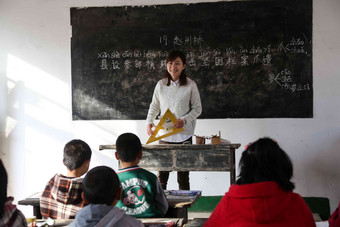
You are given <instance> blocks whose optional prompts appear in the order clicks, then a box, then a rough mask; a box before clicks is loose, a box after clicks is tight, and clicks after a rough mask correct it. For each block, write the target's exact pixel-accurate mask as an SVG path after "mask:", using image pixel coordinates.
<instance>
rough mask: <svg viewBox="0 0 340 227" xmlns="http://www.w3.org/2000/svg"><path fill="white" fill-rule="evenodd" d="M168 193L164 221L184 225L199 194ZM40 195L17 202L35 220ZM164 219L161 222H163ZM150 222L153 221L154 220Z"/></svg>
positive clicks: (38, 210) (38, 208)
mask: <svg viewBox="0 0 340 227" xmlns="http://www.w3.org/2000/svg"><path fill="white" fill-rule="evenodd" d="M170 191H172V190H165V194H166V196H167V200H168V203H169V209H168V211H167V213H166V214H165V219H166V220H169V219H176V220H178V223H183V224H185V223H186V222H187V220H188V208H189V207H191V206H192V205H193V204H194V203H195V202H196V201H197V199H198V198H199V197H200V196H201V193H199V194H198V195H195V196H172V195H169V192H170ZM182 192H186V191H182ZM40 195H41V193H35V194H33V195H31V196H29V197H27V198H26V199H23V200H20V201H19V202H18V204H19V205H30V206H33V215H34V216H36V217H37V219H41V218H42V217H41V214H40ZM165 219H164V220H162V221H165ZM152 220H153V221H155V219H152ZM144 221H145V222H150V221H151V220H147V219H145V220H144ZM142 222H143V220H142ZM179 226H180V225H179Z"/></svg>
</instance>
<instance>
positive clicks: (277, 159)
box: [236, 137, 295, 192]
mask: <svg viewBox="0 0 340 227" xmlns="http://www.w3.org/2000/svg"><path fill="white" fill-rule="evenodd" d="M239 168H240V174H239V176H238V179H237V181H236V184H239V185H243V184H250V183H257V182H263V181H275V182H276V183H277V184H278V185H279V186H280V188H282V189H283V190H284V191H287V192H289V191H292V190H293V189H294V188H295V186H294V183H292V182H291V181H290V179H291V178H292V176H293V164H292V162H291V160H290V158H289V156H288V155H287V154H286V152H284V151H283V150H282V149H281V148H280V147H279V145H278V144H277V142H275V141H274V140H272V139H271V138H268V137H265V138H260V139H258V140H257V141H255V142H254V143H251V144H250V145H248V147H247V148H246V150H245V151H244V152H243V153H242V157H241V160H240V163H239Z"/></svg>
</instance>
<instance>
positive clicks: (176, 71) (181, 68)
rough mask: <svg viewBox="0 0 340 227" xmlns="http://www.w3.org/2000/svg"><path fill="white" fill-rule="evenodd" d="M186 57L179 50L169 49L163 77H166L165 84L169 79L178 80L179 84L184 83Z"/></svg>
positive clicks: (185, 79)
mask: <svg viewBox="0 0 340 227" xmlns="http://www.w3.org/2000/svg"><path fill="white" fill-rule="evenodd" d="M185 67H186V58H185V54H184V53H183V52H182V51H179V50H173V51H170V52H169V54H168V56H167V57H166V69H167V70H166V72H165V75H164V77H165V78H167V79H168V82H167V86H169V85H170V81H171V80H178V79H179V83H180V85H185V84H186V82H187V77H186V74H185Z"/></svg>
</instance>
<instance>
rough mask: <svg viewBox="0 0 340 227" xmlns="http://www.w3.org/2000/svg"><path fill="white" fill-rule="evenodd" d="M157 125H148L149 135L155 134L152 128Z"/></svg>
mask: <svg viewBox="0 0 340 227" xmlns="http://www.w3.org/2000/svg"><path fill="white" fill-rule="evenodd" d="M154 127H156V125H155V124H153V123H151V124H148V125H147V126H146V132H147V133H148V135H149V136H151V135H152V134H153V130H152V128H154Z"/></svg>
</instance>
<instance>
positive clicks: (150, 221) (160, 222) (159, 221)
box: [37, 218, 183, 227]
mask: <svg viewBox="0 0 340 227" xmlns="http://www.w3.org/2000/svg"><path fill="white" fill-rule="evenodd" d="M137 219H138V220H140V221H141V222H142V223H143V224H144V225H145V226H146V227H148V226H165V225H166V226H183V219H181V218H137ZM73 220H74V219H55V220H52V221H51V222H48V226H68V225H69V224H70V223H71V222H72V221H73ZM43 223H47V220H46V219H37V225H39V226H40V225H41V224H43ZM170 224H172V225H170Z"/></svg>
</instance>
